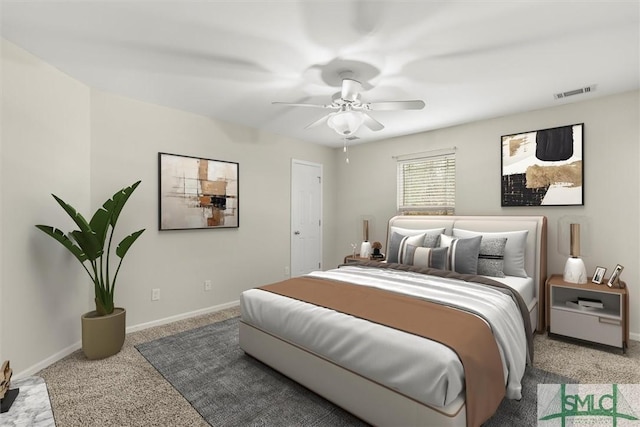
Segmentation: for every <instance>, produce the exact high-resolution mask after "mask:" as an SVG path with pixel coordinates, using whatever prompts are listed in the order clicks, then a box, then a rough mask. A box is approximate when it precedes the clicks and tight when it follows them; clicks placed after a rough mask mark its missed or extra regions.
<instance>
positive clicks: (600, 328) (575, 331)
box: [549, 308, 623, 347]
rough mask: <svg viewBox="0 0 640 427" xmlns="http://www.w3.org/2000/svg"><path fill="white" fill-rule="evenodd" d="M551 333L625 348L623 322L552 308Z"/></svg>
mask: <svg viewBox="0 0 640 427" xmlns="http://www.w3.org/2000/svg"><path fill="white" fill-rule="evenodd" d="M550 315H551V322H550V323H551V325H550V329H549V332H551V333H553V334H558V335H565V336H568V337H574V338H579V339H582V340H587V341H593V342H597V343H601V344H606V345H610V346H614V347H623V339H622V320H621V319H615V318H612V317H606V316H598V315H597V314H593V313H592V314H583V313H578V312H576V311H570V310H564V309H561V308H551V313H550Z"/></svg>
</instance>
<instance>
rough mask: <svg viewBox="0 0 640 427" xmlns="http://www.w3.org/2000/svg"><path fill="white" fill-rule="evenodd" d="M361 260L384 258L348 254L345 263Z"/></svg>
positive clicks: (380, 259)
mask: <svg viewBox="0 0 640 427" xmlns="http://www.w3.org/2000/svg"><path fill="white" fill-rule="evenodd" d="M359 261H384V258H376V259H374V260H373V259H371V258H364V257H361V256H360V254H356V255H347V256H346V257H344V263H345V264H349V263H353V262H359Z"/></svg>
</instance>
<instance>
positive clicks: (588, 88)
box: [553, 85, 596, 99]
mask: <svg viewBox="0 0 640 427" xmlns="http://www.w3.org/2000/svg"><path fill="white" fill-rule="evenodd" d="M594 90H596V85H591V86H585V87H581V88H580V89H574V90H569V91H567V92H560V93H556V94H554V95H553V97H554V98H555V99H563V98H566V97H568V96H574V95H580V94H583V93H589V92H593V91H594Z"/></svg>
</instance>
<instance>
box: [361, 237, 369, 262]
mask: <svg viewBox="0 0 640 427" xmlns="http://www.w3.org/2000/svg"><path fill="white" fill-rule="evenodd" d="M369 255H371V243H370V242H368V241H366V240H365V241H364V242H362V244H361V245H360V256H361V257H362V258H369Z"/></svg>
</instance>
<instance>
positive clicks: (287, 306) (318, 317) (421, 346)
mask: <svg viewBox="0 0 640 427" xmlns="http://www.w3.org/2000/svg"><path fill="white" fill-rule="evenodd" d="M311 276H314V277H324V278H329V279H333V280H340V281H348V282H351V283H355V284H362V285H367V286H375V287H379V288H383V289H393V290H394V291H395V292H402V293H407V294H410V295H415V296H418V297H421V298H426V299H430V300H431V299H438V300H441V301H442V302H444V303H446V304H451V305H461V306H463V307H466V308H468V309H470V310H471V311H475V312H481V313H484V315H483V316H484V317H486V319H487V320H488V322H489V324H490V325H491V327H492V329H493V331H494V334H495V335H496V337H497V342H498V347H499V350H500V354H501V357H502V359H503V367H504V372H505V379H506V395H507V397H508V398H511V399H519V398H520V397H521V384H520V381H521V379H522V375H523V374H524V368H525V364H526V351H527V349H526V346H527V343H526V337H525V332H524V325H523V321H522V318H521V316H520V312H519V310H518V308H517V307H516V305H515V304H514V303H513V301H512V300H511V298H510V297H508V296H506V295H504V294H503V293H501V292H499V291H496V290H494V289H490V288H487V287H484V286H480V285H476V284H470V283H468V282H462V281H458V280H453V279H443V278H435V277H432V276H425V275H421V274H417V273H409V272H402V271H397V270H386V269H385V270H377V269H367V268H362V267H357V266H347V267H342V268H340V269H335V270H330V271H326V272H315V273H312V274H311ZM425 283H428V286H425ZM240 305H241V311H242V318H243V321H244V322H246V323H248V324H251V325H254V326H256V327H258V328H260V329H262V330H264V331H266V332H268V333H272V334H274V335H276V336H278V337H280V338H282V339H284V340H286V341H289V342H292V343H295V344H296V345H298V346H300V347H302V348H305V349H307V350H309V351H311V352H313V353H315V354H318V355H320V356H322V357H324V358H326V359H328V360H331V361H333V362H335V363H337V364H338V365H340V366H342V367H344V368H346V369H348V370H351V371H353V372H355V373H357V374H359V375H362V376H364V377H366V378H369V379H371V380H373V381H376V382H378V383H380V384H382V385H384V386H386V387H389V388H391V389H394V390H397V391H399V392H400V393H402V394H404V395H406V396H409V397H411V398H413V399H416V400H417V401H419V402H422V403H425V404H427V405H431V406H440V407H441V406H446V405H448V404H449V403H451V402H453V401H454V400H455V399H456V398H457V397H458V396H459V395H460V394H461V393H462V392H463V391H464V372H463V368H462V364H461V363H460V360H459V359H458V357H457V355H456V354H455V353H454V352H453V351H452V350H450V349H449V348H448V347H445V346H444V345H441V344H439V343H436V342H433V341H430V340H427V339H424V338H421V337H418V336H415V335H412V334H408V333H405V332H401V331H398V330H395V329H392V328H388V327H385V326H382V325H378V324H374V323H371V322H368V321H365V320H362V319H358V318H355V317H353V316H350V315H346V314H342V313H338V312H335V311H333V310H329V309H325V308H321V307H317V306H315V305H313V304H308V303H305V302H302V301H298V300H295V299H291V298H287V297H283V296H280V295H276V294H273V293H271V292H267V291H262V290H259V289H252V290H249V291H245V292H244V293H243V294H242V295H241V297H240ZM365 336H366V339H363V337H365Z"/></svg>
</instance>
